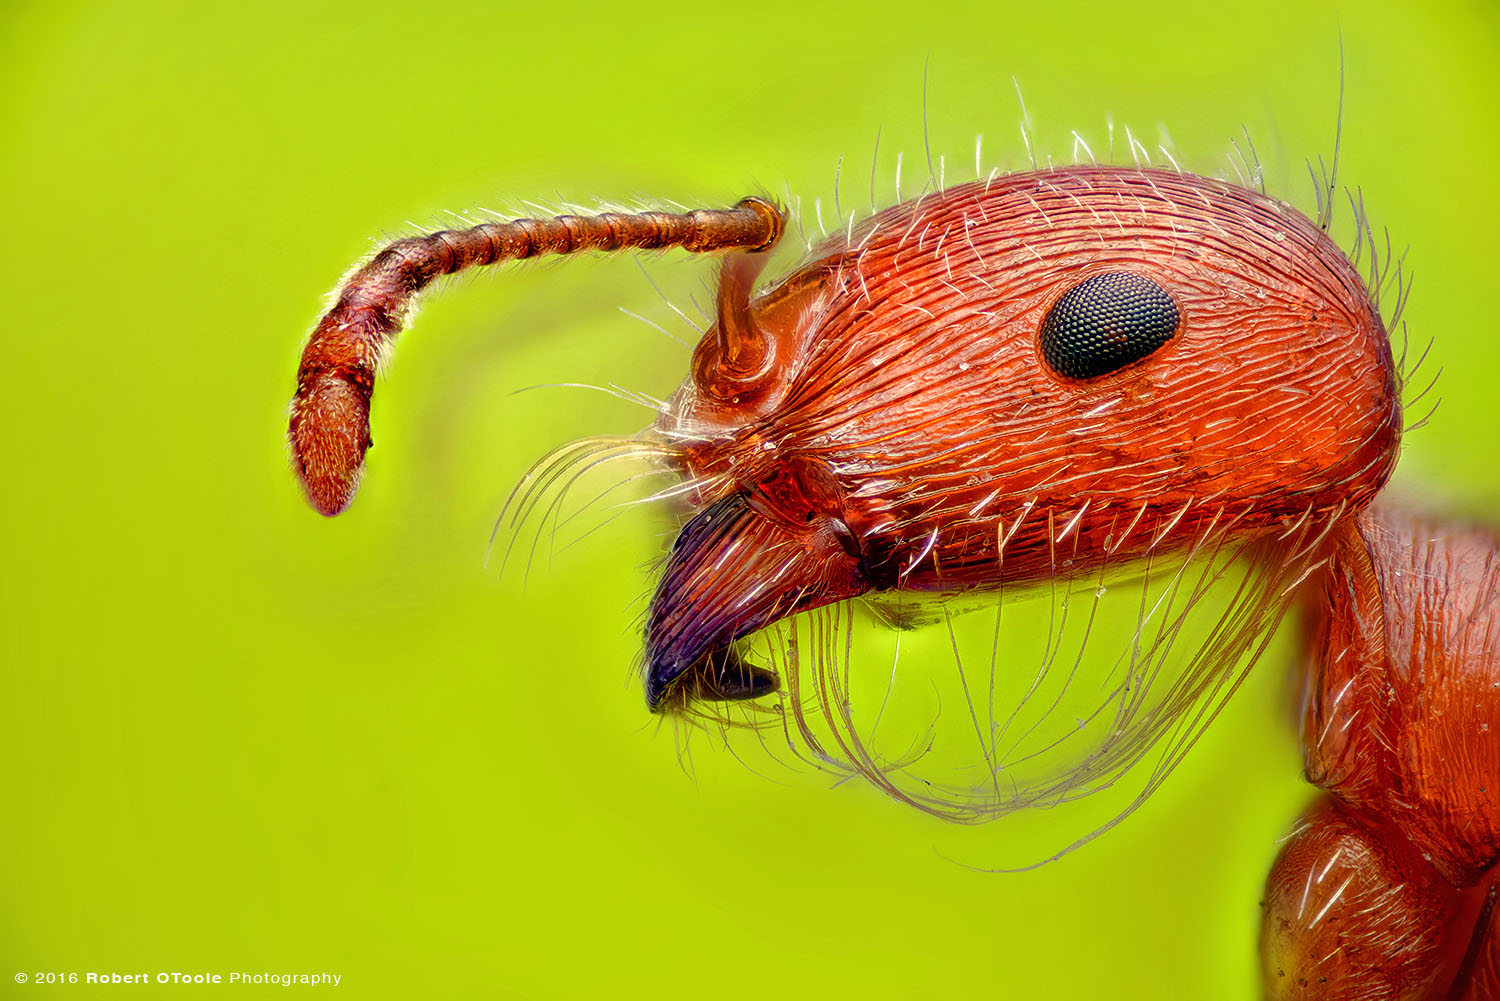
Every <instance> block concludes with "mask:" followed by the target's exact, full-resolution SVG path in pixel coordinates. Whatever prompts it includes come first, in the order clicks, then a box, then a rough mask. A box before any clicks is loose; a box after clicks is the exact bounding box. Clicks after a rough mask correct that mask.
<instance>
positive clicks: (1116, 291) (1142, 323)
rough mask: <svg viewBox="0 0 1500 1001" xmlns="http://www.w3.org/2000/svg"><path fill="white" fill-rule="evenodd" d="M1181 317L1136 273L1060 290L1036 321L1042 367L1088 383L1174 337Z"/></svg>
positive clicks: (1091, 280)
mask: <svg viewBox="0 0 1500 1001" xmlns="http://www.w3.org/2000/svg"><path fill="white" fill-rule="evenodd" d="M1180 320H1181V314H1180V313H1179V312H1178V310H1177V303H1176V302H1174V301H1173V300H1172V297H1171V296H1170V295H1168V294H1167V290H1166V289H1164V288H1162V287H1161V286H1160V285H1158V284H1156V282H1154V281H1152V280H1151V279H1149V278H1146V277H1143V276H1142V275H1138V274H1134V273H1132V272H1129V271H1111V272H1108V273H1107V274H1102V275H1095V276H1094V277H1092V278H1089V279H1087V280H1085V281H1082V282H1079V283H1078V284H1077V285H1074V286H1073V287H1072V288H1070V289H1068V290H1067V291H1066V292H1064V293H1063V294H1062V295H1061V296H1060V297H1059V298H1058V300H1057V302H1055V303H1053V304H1052V308H1051V309H1050V310H1048V311H1047V316H1046V317H1045V318H1044V319H1043V320H1042V326H1041V333H1040V338H1041V348H1042V357H1043V358H1044V359H1046V362H1047V366H1048V367H1049V368H1051V369H1052V370H1053V371H1054V372H1056V373H1057V374H1058V375H1061V376H1066V377H1067V378H1069V379H1092V378H1095V377H1096V376H1101V375H1106V374H1108V373H1110V372H1113V371H1115V370H1117V369H1121V368H1124V367H1125V366H1126V365H1129V364H1130V363H1131V362H1133V361H1140V360H1141V359H1142V358H1144V357H1146V356H1147V355H1149V354H1151V352H1153V351H1155V350H1156V349H1157V348H1159V347H1161V346H1162V345H1163V344H1165V343H1167V342H1168V341H1170V340H1171V339H1172V338H1173V337H1175V336H1176V334H1177V327H1178V324H1179V322H1180Z"/></svg>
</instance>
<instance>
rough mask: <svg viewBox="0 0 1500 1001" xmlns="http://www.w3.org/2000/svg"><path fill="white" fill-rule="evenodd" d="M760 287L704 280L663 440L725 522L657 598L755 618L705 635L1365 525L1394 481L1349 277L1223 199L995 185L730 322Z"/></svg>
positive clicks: (1160, 190)
mask: <svg viewBox="0 0 1500 1001" xmlns="http://www.w3.org/2000/svg"><path fill="white" fill-rule="evenodd" d="M757 270H758V265H756V264H754V263H753V262H750V261H748V260H747V259H746V258H744V257H739V258H733V259H731V260H730V261H729V262H727V263H726V265H725V268H724V277H723V280H722V281H721V285H720V297H719V306H720V309H719V322H718V324H717V325H716V326H715V327H714V328H713V329H712V330H710V331H709V333H708V335H707V336H706V337H705V338H704V341H703V342H702V343H701V344H700V345H699V348H698V350H697V352H696V354H695V356H694V370H693V378H692V379H691V380H690V381H689V384H688V385H687V386H685V387H684V389H683V391H682V392H681V393H680V394H679V395H678V397H677V399H676V401H675V402H676V406H675V408H674V409H673V412H672V413H671V414H670V415H669V417H668V418H667V419H666V426H665V427H664V429H663V430H664V431H665V432H666V433H667V434H668V435H669V436H670V437H671V438H672V439H673V440H674V441H676V442H679V443H683V446H682V454H683V456H684V460H685V464H686V465H687V467H688V471H689V473H690V475H692V476H694V477H696V478H698V479H699V480H700V482H702V483H703V484H705V485H711V486H710V487H709V488H708V489H705V490H704V491H703V495H702V499H703V500H704V502H705V503H706V504H709V505H715V504H719V503H726V504H730V505H731V506H733V507H734V510H733V511H732V512H729V511H728V510H727V509H724V510H720V511H719V512H718V514H716V515H715V516H714V519H716V520H715V521H714V523H715V525H717V526H719V527H718V528H716V529H715V531H713V532H707V531H690V530H685V531H684V539H685V540H687V542H682V540H680V543H681V544H680V545H679V546H678V547H677V548H676V549H674V553H673V557H672V566H671V568H670V569H669V572H668V577H667V580H666V581H664V587H665V586H666V584H667V582H669V581H672V580H687V579H689V577H692V576H693V575H694V574H701V575H702V576H703V580H702V581H700V582H699V583H698V584H695V585H694V588H695V589H697V590H701V591H702V593H703V594H705V595H709V594H712V595H714V598H713V601H714V603H715V604H716V606H717V607H722V608H725V609H729V608H739V609H744V608H746V607H748V606H746V605H744V604H739V605H736V604H735V598H734V592H735V591H736V589H743V590H745V591H746V592H747V593H748V592H754V593H755V594H756V595H759V596H761V597H762V598H764V599H765V600H763V601H761V604H764V605H765V607H764V608H762V609H759V610H758V611H756V613H755V614H754V615H750V616H748V617H746V618H744V619H743V621H735V622H727V621H726V622H725V623H720V624H716V625H715V626H714V627H713V628H712V629H710V630H708V631H707V632H706V633H705V634H704V635H705V636H707V635H709V634H712V639H711V640H709V639H705V641H704V642H706V643H710V644H711V645H715V646H721V645H722V644H723V643H725V642H727V641H728V640H731V639H733V638H734V637H735V636H738V635H743V634H744V632H746V631H749V629H748V628H743V629H742V628H741V627H742V626H746V627H749V628H754V627H757V626H759V625H764V624H765V623H766V622H767V621H771V620H773V619H774V618H776V617H779V616H780V615H784V614H787V612H788V611H790V610H792V607H793V605H795V607H796V608H810V607H816V605H818V604H822V603H826V602H827V601H832V600H837V599H839V598H842V597H848V596H850V595H851V594H858V593H862V592H863V591H866V590H871V589H883V588H890V587H905V588H912V589H918V590H938V591H942V590H953V589H960V588H966V587H975V586H993V585H996V584H999V583H1001V582H1002V581H1003V582H1018V583H1030V582H1037V581H1041V580H1045V579H1049V578H1055V577H1056V576H1058V575H1059V574H1060V573H1062V572H1064V569H1060V568H1065V570H1066V572H1067V573H1083V572H1090V571H1093V570H1097V569H1099V568H1101V567H1102V566H1103V565H1104V564H1105V563H1107V562H1116V563H1118V562H1124V561H1127V560H1130V559H1133V558H1138V557H1143V556H1146V555H1150V554H1152V553H1158V552H1161V553H1178V552H1182V551H1185V550H1188V549H1190V548H1192V547H1193V546H1194V545H1196V544H1198V543H1200V542H1202V541H1203V540H1204V539H1205V538H1206V537H1207V535H1208V534H1210V533H1214V532H1219V533H1224V532H1233V533H1236V534H1238V535H1240V536H1244V537H1255V536H1263V535H1270V534H1273V533H1287V532H1290V531H1291V530H1293V528H1295V527H1296V526H1305V525H1307V524H1309V523H1315V522H1317V521H1319V520H1326V519H1327V518H1329V517H1332V516H1333V515H1334V514H1335V513H1336V512H1345V511H1349V510H1354V509H1357V508H1359V507H1362V506H1363V505H1365V504H1366V503H1368V501H1369V500H1370V499H1371V498H1372V497H1373V496H1374V494H1375V493H1376V491H1377V490H1378V489H1379V488H1380V487H1381V486H1382V485H1383V484H1384V482H1385V480H1386V478H1387V477H1388V475H1389V473H1390V470H1391V468H1392V466H1393V464H1394V461H1395V451H1396V446H1397V443H1398V441H1399V433H1400V405H1399V399H1398V394H1397V386H1396V378H1395V374H1394V366H1393V363H1392V358H1391V352H1390V347H1389V343H1388V339H1387V337H1386V334H1385V330H1384V328H1383V325H1382V323H1381V320H1380V317H1379V314H1378V311H1377V310H1376V309H1375V307H1374V305H1373V304H1372V303H1371V300H1370V297H1369V295H1368V294H1367V292H1366V291H1365V289H1364V287H1363V285H1362V284H1361V282H1360V280H1359V277H1358V275H1357V273H1356V272H1355V270H1354V268H1353V267H1352V266H1351V265H1350V264H1349V262H1348V260H1347V259H1346V258H1345V257H1344V255H1343V254H1342V253H1341V252H1340V251H1339V250H1338V248H1337V247H1336V246H1335V245H1334V244H1333V243H1332V241H1331V240H1329V238H1328V237H1327V235H1326V234H1325V233H1324V232H1323V231H1322V230H1320V229H1319V228H1318V227H1317V226H1316V225H1314V224H1313V223H1312V222H1310V221H1309V220H1307V219H1306V218H1304V217H1303V216H1301V215H1300V214H1299V213H1297V212H1296V211H1295V210H1294V209H1292V208H1291V207H1289V206H1287V205H1285V204H1283V203H1280V202H1276V201H1274V200H1272V199H1269V198H1266V197H1264V196H1261V195H1259V194H1256V193H1254V192H1251V191H1247V190H1245V189H1242V188H1238V187H1235V186H1232V185H1228V184H1224V183H1220V182H1217V181H1212V180H1208V179H1204V178H1199V177H1193V176H1190V175H1181V174H1177V173H1174V172H1169V171H1157V170H1141V169H1136V168H1128V169H1127V168H1106V167H1098V168H1071V169H1067V170H1057V171H1041V172H1033V173H1025V174H1016V175H1011V176H1008V177H1003V178H999V179H997V180H995V181H994V182H992V183H986V182H976V183H974V184H969V185H963V186H960V187H955V188H950V189H947V190H945V191H942V192H939V193H937V194H932V195H928V196H924V197H923V198H921V199H918V200H916V201H914V202H909V203H906V204H904V205H900V206H897V207H895V208H893V209H891V210H889V211H887V212H884V213H882V214H880V215H878V216H876V217H874V218H873V219H871V220H869V221H867V223H866V224H865V225H864V226H863V227H862V228H859V229H856V230H855V231H854V232H853V233H852V234H851V235H850V237H849V238H848V239H847V241H845V242H840V243H837V244H834V245H829V246H825V247H824V248H822V249H821V250H820V251H819V252H818V254H817V255H816V257H815V259H814V260H813V261H812V262H811V263H809V264H807V265H805V266H804V267H802V268H801V269H799V270H798V271H796V272H795V273H793V274H792V275H791V276H790V277H789V278H788V279H787V280H786V281H784V282H783V283H781V284H780V285H779V286H777V287H775V288H774V289H772V290H771V291H770V292H768V293H767V294H766V295H764V296H762V297H761V298H760V299H758V300H755V301H754V302H752V301H751V300H750V298H749V287H750V284H751V281H752V280H753V277H754V275H755V273H756V271H757ZM809 477H810V480H809ZM789 479H790V480H800V481H802V482H803V484H804V485H803V486H802V487H801V488H797V489H791V488H788V486H787V483H788V480H789ZM766 483H772V484H775V485H776V490H775V491H772V492H771V495H770V500H769V502H768V501H767V499H766V497H765V496H763V495H766V494H767V490H766V489H765V488H764V486H763V485H764V484H766ZM810 496H811V497H815V498H817V503H815V504H811V505H808V504H805V503H802V499H803V498H806V497H810ZM781 497H791V498H794V499H797V500H798V502H799V503H798V505H797V506H798V512H800V511H801V510H802V508H803V507H806V508H807V510H808V511H810V512H812V513H813V514H814V515H815V516H814V517H808V518H805V519H803V520H802V521H801V522H799V519H798V518H797V517H796V514H797V513H798V512H792V511H781V510H780V508H779V507H778V506H777V498H781ZM768 512H769V513H768ZM763 523H765V524H763ZM772 523H774V525H775V528H774V531H773V529H772V528H771V527H768V526H769V525H771V524H772ZM731 524H732V525H733V526H735V527H734V529H733V531H730V530H729V529H728V528H726V527H724V526H728V525H731ZM766 533H769V534H771V535H774V536H775V538H774V540H771V541H772V542H774V545H775V548H776V550H777V551H778V552H779V553H781V554H783V557H785V554H787V553H790V552H793V551H796V552H798V553H799V554H801V556H799V558H798V559H790V558H781V559H778V560H772V561H770V562H771V563H775V564H776V565H775V566H770V565H766V566H762V565H761V563H766V562H767V560H766V559H763V558H761V557H759V556H756V557H752V556H751V555H749V554H750V551H751V550H752V549H755V548H756V547H755V546H752V545H750V544H749V542H750V541H751V539H752V537H754V538H758V536H759V535H760V534H766ZM783 536H784V537H783ZM687 543H691V544H687ZM804 556H805V558H802V557H804ZM747 561H749V562H747ZM750 563H755V568H754V569H755V572H754V574H747V573H746V572H744V571H746V568H747V567H749V565H750ZM740 564H744V566H740ZM693 568H696V569H693ZM778 568H781V569H782V570H784V571H785V572H784V573H782V572H780V571H779V570H778ZM787 575H790V576H789V577H788V579H787V580H785V581H782V580H780V577H782V576H787ZM793 578H794V579H793ZM694 579H696V578H694ZM740 580H744V581H745V583H744V584H743V587H741V585H740V584H738V583H736V582H737V581H740ZM777 594H782V595H787V594H794V595H795V596H796V600H795V601H794V602H793V601H791V600H790V599H784V600H783V599H776V600H772V599H773V598H775V596H776V595H777ZM664 603H668V604H671V605H672V606H674V607H673V608H672V609H670V610H667V609H665V606H664ZM680 605H681V602H680V601H679V599H678V597H674V596H670V595H667V594H666V593H665V591H658V601H657V602H655V603H654V604H653V622H654V623H655V625H654V626H653V628H654V629H655V630H656V633H657V634H658V635H659V637H660V639H661V641H660V642H656V643H653V642H649V641H648V646H655V647H657V648H658V652H661V651H662V650H665V648H666V647H669V646H672V645H673V644H674V643H675V642H676V641H675V640H669V638H668V637H667V633H668V632H670V631H671V630H667V629H666V625H665V624H666V623H667V621H668V619H672V620H673V621H678V620H681V621H684V622H685V621H688V620H689V619H691V618H692V616H691V615H687V617H686V618H683V615H680V614H679V612H680V611H681V610H680V608H678V607H676V606H680ZM658 606H661V607H658ZM665 611H669V612H670V614H663V612H665ZM683 614H686V613H683ZM730 618H731V619H733V618H735V616H730ZM752 620H753V621H752ZM695 621H697V620H695ZM695 631H701V630H698V629H697V627H696V626H695V627H694V628H693V629H689V630H688V632H695ZM689 645H690V646H696V644H689ZM701 652H702V651H701V650H697V649H695V650H693V651H690V653H691V654H692V655H693V656H696V655H697V654H699V653H701ZM655 656H656V654H653V658H654V657H655ZM691 659H692V657H691V656H690V657H688V658H687V659H686V660H684V659H682V658H678V659H677V660H675V661H674V663H676V664H678V665H686V664H687V662H688V661H689V660H691Z"/></svg>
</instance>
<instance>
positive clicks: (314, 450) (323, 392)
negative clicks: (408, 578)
mask: <svg viewBox="0 0 1500 1001" xmlns="http://www.w3.org/2000/svg"><path fill="white" fill-rule="evenodd" d="M781 230H782V218H781V213H780V211H779V210H778V209H777V208H776V206H774V205H772V204H771V203H770V202H768V201H766V200H765V199H764V198H754V197H752V198H746V199H744V200H743V201H741V202H740V203H739V204H738V205H736V206H735V207H733V208H730V209H724V210H721V211H710V210H699V211H696V212H687V213H683V214H680V215H674V214H671V213H667V212H640V213H635V214H624V213H618V212H606V213H604V214H603V215H597V216H559V217H557V218H556V219H520V220H517V221H515V222H506V223H485V224H484V225H482V226H475V227H474V228H473V229H466V230H459V231H453V230H444V231H442V232H438V233H432V234H429V235H427V236H415V237H410V238H408V239H405V240H397V241H396V242H395V243H392V244H391V245H389V246H388V247H386V248H385V249H384V250H382V251H380V253H378V254H376V255H375V256H374V257H373V258H372V259H371V260H370V261H369V263H367V264H365V265H364V266H363V267H361V268H359V269H358V270H357V271H355V272H354V273H353V274H352V275H350V276H349V277H348V278H347V279H345V281H344V284H343V285H342V286H340V288H339V293H338V299H337V301H336V302H335V303H334V305H333V308H332V309H330V310H329V311H328V312H327V313H326V314H325V315H324V316H323V318H322V319H321V320H319V321H318V325H317V327H316V328H314V330H313V333H312V336H311V337H310V338H309V339H308V342H307V347H306V348H305V349H304V350H303V352H302V362H301V365H300V366H299V367H298V370H297V395H296V396H295V397H294V398H293V399H292V412H291V420H290V424H289V427H288V430H287V436H288V438H289V440H290V442H291V446H292V456H293V459H294V461H295V462H296V465H297V475H298V476H299V477H301V479H302V485H303V488H304V489H305V490H306V491H307V497H308V500H309V501H311V502H312V505H313V506H314V507H316V508H317V509H318V510H319V511H321V512H322V513H323V514H327V515H333V514H338V513H339V512H340V511H342V510H344V508H346V507H348V506H349V502H350V501H351V500H353V499H354V490H355V487H356V486H357V485H358V482H359V473H360V469H361V467H362V466H363V465H364V457H365V451H366V450H367V449H368V448H369V447H370V396H371V394H372V393H373V392H374V391H375V371H376V368H377V367H378V366H379V363H380V360H381V358H382V357H383V356H384V354H385V353H386V352H387V350H388V349H389V347H390V344H391V342H392V341H393V340H394V338H395V336H396V334H397V332H399V331H400V330H401V329H402V327H404V326H405V324H406V320H407V317H408V316H409V315H410V313H411V306H412V303H413V301H414V300H415V299H416V296H417V294H418V293H419V292H421V291H422V289H424V288H426V287H427V286H428V285H429V284H430V283H431V282H432V281H433V280H434V279H437V278H440V277H442V276H443V275H451V274H455V273H457V272H459V271H464V270H466V269H468V268H475V267H483V266H484V265H487V264H499V263H503V262H505V261H513V260H520V259H522V258H527V257H539V256H541V255H544V254H574V253H577V252H579V251H583V250H603V251H615V250H623V249H627V248H633V249H638V250H663V249H669V248H672V247H681V248H683V249H684V250H688V251H692V252H694V253H706V252H709V251H715V250H729V249H735V248H741V249H748V250H755V251H760V250H766V249H769V248H770V247H771V246H772V245H773V244H774V243H775V242H776V241H777V239H778V238H779V237H780V236H781Z"/></svg>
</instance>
